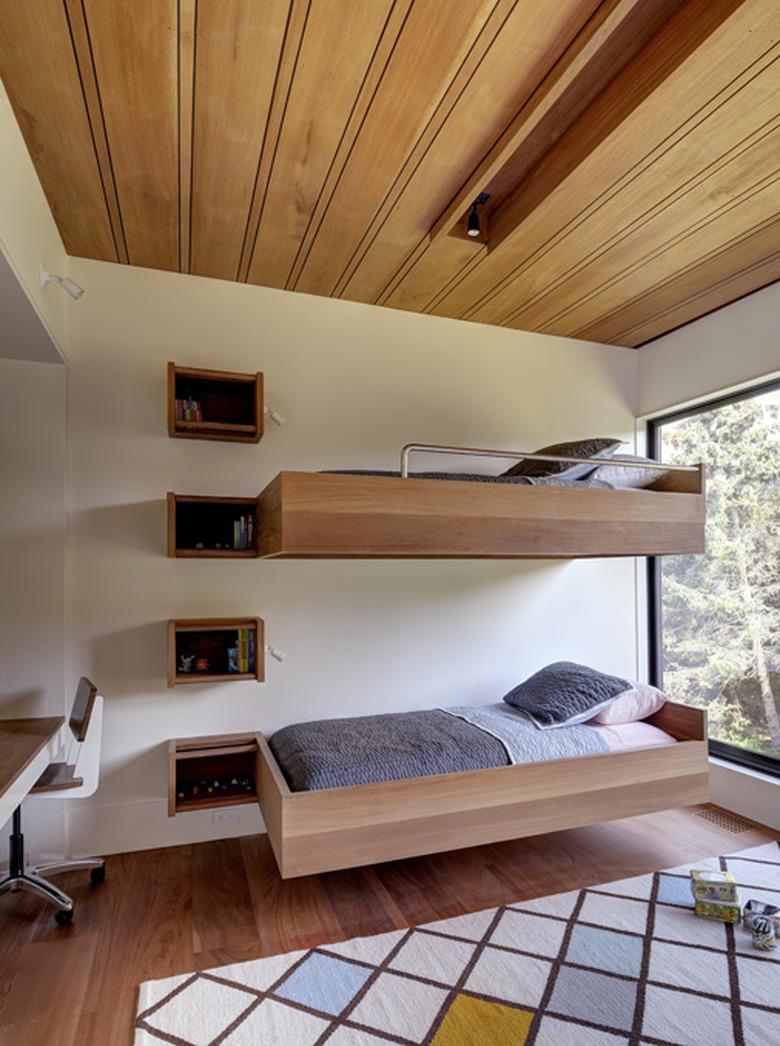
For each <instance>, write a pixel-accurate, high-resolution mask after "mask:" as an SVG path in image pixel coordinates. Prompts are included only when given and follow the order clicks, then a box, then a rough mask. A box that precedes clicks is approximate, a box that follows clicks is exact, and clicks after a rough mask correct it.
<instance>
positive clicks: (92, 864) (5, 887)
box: [0, 807, 106, 926]
mask: <svg viewBox="0 0 780 1046" xmlns="http://www.w3.org/2000/svg"><path fill="white" fill-rule="evenodd" d="M80 869H84V870H88V871H89V872H90V873H91V879H92V882H93V883H100V882H102V881H103V879H105V876H106V869H105V864H104V862H103V860H102V859H101V858H99V857H83V858H81V859H79V860H74V861H54V862H50V863H48V864H41V865H38V866H37V867H36V868H33V869H31V870H30V871H27V870H26V869H25V866H24V836H23V835H22V815H21V810H20V808H19V807H17V808H16V810H14V814H13V821H12V827H11V835H10V836H9V839H8V874H7V875H6V876H5V877H4V878H3V879H0V896H2V894H4V893H17V892H18V891H20V890H21V891H24V892H25V893H32V894H35V896H36V897H40V898H41V899H42V900H44V901H48V902H49V904H53V905H54V907H55V908H56V909H57V911H56V913H55V915H54V918H55V919H56V921H57V922H58V923H59V925H60V926H64V925H66V924H67V923H69V922H70V921H71V919H72V918H73V912H74V910H75V906H74V904H73V900H72V898H70V897H69V896H68V895H67V894H66V893H65V892H64V891H63V890H60V889H59V887H57V886H55V885H54V883H52V882H49V880H48V879H45V878H44V877H43V875H42V874H41V873H43V872H47V873H48V874H49V875H56V874H57V873H59V872H75V871H79V870H80Z"/></svg>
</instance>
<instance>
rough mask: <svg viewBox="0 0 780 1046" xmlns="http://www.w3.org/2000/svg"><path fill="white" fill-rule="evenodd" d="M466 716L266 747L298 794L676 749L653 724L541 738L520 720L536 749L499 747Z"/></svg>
mask: <svg viewBox="0 0 780 1046" xmlns="http://www.w3.org/2000/svg"><path fill="white" fill-rule="evenodd" d="M488 707H492V706H488ZM462 711H463V710H457V713H455V712H454V710H453V713H452V714H451V713H450V712H448V711H445V710H443V709H436V710H431V711H422V712H398V713H390V714H386V715H373V716H358V717H353V718H349V719H324V720H318V721H315V722H310V723H296V724H293V725H291V726H286V727H283V728H282V729H281V730H278V731H277V732H276V733H275V734H273V735H272V736H271V737H270V738H269V742H268V743H269V746H270V748H271V751H272V752H273V755H274V758H275V759H276V761H277V763H278V764H279V767H280V769H281V771H282V773H283V774H284V777H285V779H286V781H287V784H288V786H289V787H290V789H291V791H293V792H306V791H315V790H318V789H322V788H341V787H346V786H349V785H359V784H370V783H372V782H377V781H399V780H405V779H407V778H413V777H427V776H430V775H432V774H446V773H458V772H461V771H465V770H485V769H488V768H490V767H497V766H509V765H510V764H511V763H518V762H528V763H531V762H545V761H548V760H552V759H561V758H573V757H575V756H577V755H586V754H597V753H604V752H606V753H608V752H625V751H630V750H632V749H636V748H652V747H656V746H659V745H668V744H675V743H676V742H675V739H674V738H673V737H671V736H670V735H669V734H667V733H665V732H664V731H663V730H660V729H658V727H655V726H653V725H652V724H650V723H643V722H639V723H624V724H622V725H618V726H591V725H590V724H584V725H581V726H574V727H561V728H560V729H557V730H548V731H542V730H537V729H536V728H535V727H533V728H529V724H528V722H527V721H524V720H523V718H522V717H521V716H519V715H518V716H517V717H516V718H517V721H518V731H517V734H518V737H519V738H520V741H522V740H523V738H522V736H521V735H522V734H523V733H526V732H528V731H529V729H530V733H529V734H528V740H531V741H533V745H532V746H529V745H528V744H527V743H526V744H525V746H523V744H521V743H519V742H518V743H517V744H515V745H509V746H508V745H507V736H508V735H507V734H506V733H505V732H504V733H503V735H502V736H503V738H504V739H503V740H502V736H495V734H494V733H491V732H488V730H486V729H483V728H482V727H478V726H475V725H474V724H473V723H470V722H466V721H465V720H464V719H462V718H460V713H461V712H462ZM523 752H524V753H525V758H523V757H522V753H523ZM518 753H520V754H518Z"/></svg>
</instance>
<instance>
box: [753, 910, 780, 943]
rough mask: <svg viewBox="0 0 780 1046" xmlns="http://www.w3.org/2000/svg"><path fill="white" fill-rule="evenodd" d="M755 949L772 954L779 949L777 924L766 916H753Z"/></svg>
mask: <svg viewBox="0 0 780 1046" xmlns="http://www.w3.org/2000/svg"><path fill="white" fill-rule="evenodd" d="M752 929H753V947H754V948H758V949H759V950H760V951H762V952H771V951H773V950H774V949H775V948H776V947H777V941H776V939H775V924H774V922H773V921H772V920H771V919H770V918H769V917H768V916H766V915H754V916H753V927H752Z"/></svg>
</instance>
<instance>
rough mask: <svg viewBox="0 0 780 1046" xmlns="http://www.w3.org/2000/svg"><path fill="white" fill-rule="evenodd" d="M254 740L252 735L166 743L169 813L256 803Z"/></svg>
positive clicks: (180, 739) (227, 735)
mask: <svg viewBox="0 0 780 1046" xmlns="http://www.w3.org/2000/svg"><path fill="white" fill-rule="evenodd" d="M257 780H258V774H257V739H256V738H255V736H254V735H252V734H219V735H214V736H212V737H183V738H177V739H174V740H172V741H169V742H168V816H169V817H173V816H175V815H176V814H181V813H185V812H187V811H188V810H208V809H209V808H211V807H219V806H237V805H238V804H239V803H256V802H257Z"/></svg>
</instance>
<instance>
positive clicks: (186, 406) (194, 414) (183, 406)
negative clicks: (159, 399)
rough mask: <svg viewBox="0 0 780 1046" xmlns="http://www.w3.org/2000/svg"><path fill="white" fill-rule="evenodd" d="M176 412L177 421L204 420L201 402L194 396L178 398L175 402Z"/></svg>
mask: <svg viewBox="0 0 780 1046" xmlns="http://www.w3.org/2000/svg"><path fill="white" fill-rule="evenodd" d="M174 414H175V416H176V420H177V421H203V412H202V410H201V406H200V403H199V401H198V400H194V399H193V398H192V396H187V397H186V398H183V399H177V400H176V401H175V403H174Z"/></svg>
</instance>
